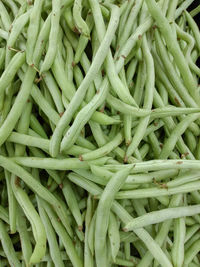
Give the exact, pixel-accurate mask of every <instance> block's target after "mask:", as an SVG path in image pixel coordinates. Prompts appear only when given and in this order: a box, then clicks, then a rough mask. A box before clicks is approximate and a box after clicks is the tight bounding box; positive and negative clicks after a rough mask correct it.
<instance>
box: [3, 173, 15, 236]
mask: <svg viewBox="0 0 200 267" xmlns="http://www.w3.org/2000/svg"><path fill="white" fill-rule="evenodd" d="M5 178H6V186H7V193H8V203H9V210H8V211H9V224H10V231H11V233H13V234H14V233H15V232H16V216H17V211H16V208H17V203H16V199H15V196H14V193H13V191H12V187H11V182H10V179H11V176H10V173H9V172H8V171H6V170H5Z"/></svg>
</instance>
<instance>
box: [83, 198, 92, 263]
mask: <svg viewBox="0 0 200 267" xmlns="http://www.w3.org/2000/svg"><path fill="white" fill-rule="evenodd" d="M92 210H93V205H92V199H91V196H88V199H87V211H86V216H85V245H84V266H88V267H90V266H91V267H92V266H93V265H94V262H93V256H92V253H91V251H90V248H89V238H88V237H89V231H90V226H91V221H92Z"/></svg>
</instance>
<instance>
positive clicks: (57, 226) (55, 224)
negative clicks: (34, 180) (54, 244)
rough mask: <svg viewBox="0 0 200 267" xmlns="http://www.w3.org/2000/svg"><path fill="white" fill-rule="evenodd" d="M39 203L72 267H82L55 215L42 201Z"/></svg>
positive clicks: (71, 243)
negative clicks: (61, 243) (58, 237)
mask: <svg viewBox="0 0 200 267" xmlns="http://www.w3.org/2000/svg"><path fill="white" fill-rule="evenodd" d="M41 202H42V206H43V207H44V209H45V211H46V213H47V215H48V217H49V219H50V221H51V223H52V225H53V227H54V228H55V230H56V232H57V233H58V235H59V236H60V238H61V240H62V242H63V244H64V247H65V250H66V253H67V255H68V256H69V258H70V260H71V261H72V263H73V265H74V266H77V267H79V266H83V265H82V262H81V260H80V258H79V257H78V255H77V252H76V250H75V248H74V244H73V242H72V240H71V238H70V236H69V235H68V233H67V232H66V231H65V229H64V227H63V225H62V224H60V223H59V222H58V221H57V218H56V216H55V213H54V212H53V210H52V209H51V207H50V206H49V204H48V203H46V202H44V200H41Z"/></svg>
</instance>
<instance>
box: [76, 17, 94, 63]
mask: <svg viewBox="0 0 200 267" xmlns="http://www.w3.org/2000/svg"><path fill="white" fill-rule="evenodd" d="M85 22H86V24H87V25H88V33H89V32H91V30H92V28H93V25H94V22H93V18H92V16H91V13H90V12H89V13H88V14H87V17H86V20H85ZM87 43H88V37H87V36H85V34H82V35H81V36H80V39H79V42H78V46H77V49H76V53H75V57H74V63H75V64H77V63H79V61H80V58H81V56H82V53H83V51H84V50H85V47H86V46H87Z"/></svg>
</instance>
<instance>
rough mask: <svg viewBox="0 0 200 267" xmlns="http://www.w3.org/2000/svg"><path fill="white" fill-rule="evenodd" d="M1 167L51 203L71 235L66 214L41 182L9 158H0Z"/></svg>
mask: <svg viewBox="0 0 200 267" xmlns="http://www.w3.org/2000/svg"><path fill="white" fill-rule="evenodd" d="M0 165H1V166H3V167H4V168H5V169H7V170H8V171H10V172H12V173H13V174H15V175H16V176H18V177H20V178H21V179H22V180H24V182H25V183H27V185H28V186H29V187H30V188H31V189H33V190H34V191H36V192H37V194H38V195H39V196H40V197H41V198H44V199H45V200H46V201H47V202H49V203H51V205H53V207H54V208H55V210H56V212H57V214H58V216H59V217H60V219H61V221H62V222H63V225H64V226H65V228H66V229H67V231H68V232H69V234H71V228H70V225H69V222H68V220H67V218H66V214H64V212H63V210H62V208H61V207H60V205H59V202H58V201H57V200H56V198H55V197H54V196H53V195H52V194H51V193H50V192H49V191H48V190H47V189H46V188H45V187H44V186H42V185H41V184H40V183H39V182H37V181H36V180H35V179H33V177H32V175H31V174H30V173H28V172H27V171H26V170H24V169H23V168H22V167H20V166H19V165H17V164H16V163H14V162H13V161H11V160H10V159H8V158H5V157H3V156H0Z"/></svg>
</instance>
